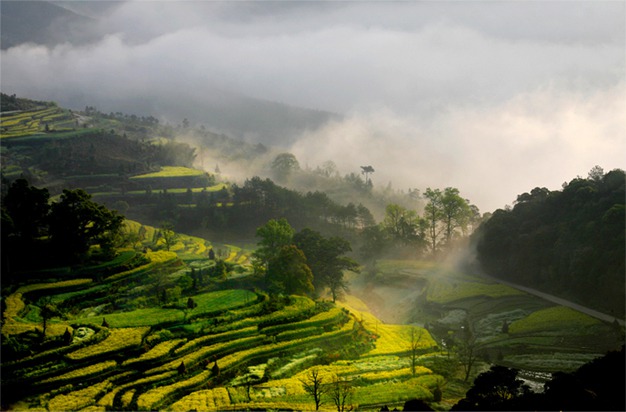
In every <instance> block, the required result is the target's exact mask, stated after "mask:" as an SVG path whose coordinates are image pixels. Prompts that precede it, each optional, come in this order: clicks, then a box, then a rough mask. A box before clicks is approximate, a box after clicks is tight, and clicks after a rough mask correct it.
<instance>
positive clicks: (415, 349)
mask: <svg viewBox="0 0 626 412" xmlns="http://www.w3.org/2000/svg"><path fill="white" fill-rule="evenodd" d="M423 334H424V332H423V331H422V330H418V329H417V328H411V340H410V342H409V357H410V358H411V374H412V375H413V376H415V371H416V369H417V358H418V356H419V348H420V341H421V340H422V335H423Z"/></svg>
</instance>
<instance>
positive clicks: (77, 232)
mask: <svg viewBox="0 0 626 412" xmlns="http://www.w3.org/2000/svg"><path fill="white" fill-rule="evenodd" d="M123 221H124V217H123V216H120V215H118V214H117V212H115V211H111V210H109V209H107V208H106V207H104V206H103V205H100V204H98V203H95V202H93V201H92V200H91V195H90V194H88V193H87V192H85V191H84V190H82V189H76V190H63V194H62V195H61V199H60V201H59V202H57V203H54V204H53V205H52V212H51V214H50V241H51V242H52V244H53V248H54V250H55V251H56V253H57V254H58V256H60V257H61V258H62V259H64V260H75V259H78V258H82V257H83V256H85V254H86V253H87V251H88V250H89V248H90V247H91V246H93V245H96V244H99V245H100V247H101V248H102V249H104V250H105V251H107V250H110V249H111V248H112V246H113V240H114V239H115V237H116V236H117V235H118V233H119V231H120V229H121V227H122V223H123Z"/></svg>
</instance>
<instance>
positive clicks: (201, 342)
mask: <svg viewBox="0 0 626 412" xmlns="http://www.w3.org/2000/svg"><path fill="white" fill-rule="evenodd" d="M257 334H258V330H257V328H256V327H249V328H244V329H236V330H233V331H229V332H224V333H218V334H215V335H206V336H202V337H199V338H196V339H193V340H190V341H189V342H187V343H185V344H184V345H183V346H181V347H180V348H178V349H176V351H175V353H176V355H182V354H185V353H188V352H190V351H192V350H196V349H197V348H198V347H199V346H206V345H213V344H216V343H220V342H224V341H231V340H233V339H241V338H247V337H250V336H253V335H257Z"/></svg>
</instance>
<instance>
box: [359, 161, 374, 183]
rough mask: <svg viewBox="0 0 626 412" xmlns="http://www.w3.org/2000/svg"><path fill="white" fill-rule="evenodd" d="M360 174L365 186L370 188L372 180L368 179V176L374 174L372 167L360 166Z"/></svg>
mask: <svg viewBox="0 0 626 412" xmlns="http://www.w3.org/2000/svg"><path fill="white" fill-rule="evenodd" d="M361 173H362V174H364V175H365V184H366V185H367V186H369V187H371V186H372V180H371V179H370V175H371V174H372V173H374V168H373V167H372V166H361Z"/></svg>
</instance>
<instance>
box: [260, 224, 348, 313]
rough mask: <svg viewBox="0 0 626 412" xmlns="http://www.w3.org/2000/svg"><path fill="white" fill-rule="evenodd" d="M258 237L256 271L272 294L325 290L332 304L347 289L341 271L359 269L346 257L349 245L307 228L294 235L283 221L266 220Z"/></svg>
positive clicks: (346, 242) (309, 292)
mask: <svg viewBox="0 0 626 412" xmlns="http://www.w3.org/2000/svg"><path fill="white" fill-rule="evenodd" d="M257 236H258V237H259V238H260V240H259V242H258V248H257V250H256V252H255V253H254V257H255V263H256V270H257V272H258V273H262V274H264V275H265V280H266V284H267V288H268V289H269V290H270V291H272V292H279V293H286V294H313V293H315V294H317V295H320V294H322V293H323V292H324V291H325V290H326V289H328V290H329V291H330V294H331V296H332V299H333V302H334V301H335V300H336V299H337V298H338V297H339V296H340V295H341V294H342V293H343V291H345V290H347V287H348V285H347V282H346V281H345V279H344V271H345V270H353V271H355V270H357V268H358V264H357V263H356V262H355V261H354V260H352V259H351V258H349V257H347V256H345V254H346V253H348V252H350V251H351V250H352V249H351V247H350V244H349V243H348V241H346V240H345V239H342V238H340V237H336V236H335V237H330V238H326V237H324V236H323V235H322V234H320V233H319V232H316V231H314V230H311V229H309V228H305V229H302V230H301V231H299V232H297V233H296V231H295V230H294V229H293V227H291V225H290V224H289V222H288V221H287V220H286V219H284V218H283V219H279V220H274V219H271V220H269V221H268V222H267V223H266V224H265V225H263V226H261V227H259V228H258V229H257Z"/></svg>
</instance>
